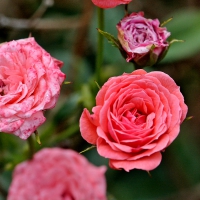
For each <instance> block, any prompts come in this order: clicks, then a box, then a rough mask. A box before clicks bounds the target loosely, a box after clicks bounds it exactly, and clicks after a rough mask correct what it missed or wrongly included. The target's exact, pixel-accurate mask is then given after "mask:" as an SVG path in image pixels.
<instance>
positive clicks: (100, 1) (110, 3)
mask: <svg viewBox="0 0 200 200" xmlns="http://www.w3.org/2000/svg"><path fill="white" fill-rule="evenodd" d="M131 1H132V0H92V2H93V4H94V5H96V6H98V7H100V8H114V7H116V6H118V5H120V4H128V3H130V2H131Z"/></svg>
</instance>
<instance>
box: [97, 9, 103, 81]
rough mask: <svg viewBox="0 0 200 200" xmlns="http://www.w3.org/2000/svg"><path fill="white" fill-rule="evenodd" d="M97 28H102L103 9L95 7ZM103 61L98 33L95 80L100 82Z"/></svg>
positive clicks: (101, 41) (101, 43) (101, 38)
mask: <svg viewBox="0 0 200 200" xmlns="http://www.w3.org/2000/svg"><path fill="white" fill-rule="evenodd" d="M97 12H98V13H97V14H98V28H99V29H101V30H103V29H104V9H102V8H97ZM102 63H103V36H102V35H101V34H99V33H98V41H97V57H96V82H97V83H98V84H101V67H102Z"/></svg>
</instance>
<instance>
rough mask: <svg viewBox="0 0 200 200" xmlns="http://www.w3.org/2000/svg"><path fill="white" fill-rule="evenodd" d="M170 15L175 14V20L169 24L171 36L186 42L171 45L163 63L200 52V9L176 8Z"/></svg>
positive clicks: (168, 28)
mask: <svg viewBox="0 0 200 200" xmlns="http://www.w3.org/2000/svg"><path fill="white" fill-rule="evenodd" d="M170 16H173V20H172V21H171V22H170V23H169V24H167V30H168V31H170V32H171V37H173V38H178V39H180V40H184V42H183V43H176V44H173V45H170V48H169V51H168V53H167V55H166V57H165V58H164V59H163V61H162V63H171V62H176V61H180V60H183V59H188V58H190V57H192V56H194V55H197V54H198V53H199V52H200V40H199V35H200V26H199V24H200V10H197V9H188V8H187V9H181V10H176V11H175V12H174V13H171V14H170ZM172 41H173V40H172ZM172 41H171V43H172ZM173 42H175V40H174V41H173Z"/></svg>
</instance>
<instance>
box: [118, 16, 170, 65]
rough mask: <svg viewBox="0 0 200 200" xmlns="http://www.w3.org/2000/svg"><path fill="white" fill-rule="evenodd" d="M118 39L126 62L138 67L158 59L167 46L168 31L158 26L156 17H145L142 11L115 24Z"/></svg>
mask: <svg viewBox="0 0 200 200" xmlns="http://www.w3.org/2000/svg"><path fill="white" fill-rule="evenodd" d="M117 30H118V39H119V41H120V43H121V45H122V47H123V49H124V52H122V54H123V55H125V58H126V61H127V62H133V63H135V64H136V65H138V66H140V67H145V66H152V65H154V64H155V63H157V62H158V61H160V60H161V59H162V58H163V57H164V55H165V53H166V51H167V49H168V47H169V42H168V41H167V38H168V37H169V36H170V32H168V31H167V30H166V28H165V27H160V22H159V20H158V19H154V20H152V19H146V18H145V17H144V13H143V12H139V13H132V14H130V15H128V16H127V17H125V18H123V19H122V20H121V21H120V22H119V23H118V24H117Z"/></svg>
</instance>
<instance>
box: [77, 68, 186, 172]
mask: <svg viewBox="0 0 200 200" xmlns="http://www.w3.org/2000/svg"><path fill="white" fill-rule="evenodd" d="M92 111H93V114H90V113H89V112H88V110H87V109H84V111H83V113H82V116H81V118H80V131H81V134H82V137H83V138H84V139H85V140H86V141H87V142H89V143H91V144H94V145H96V146H97V151H98V153H99V154H100V155H101V156H103V157H106V158H109V159H110V162H109V164H110V167H112V168H114V169H121V168H123V169H124V170H126V171H129V170H131V169H134V168H137V169H142V170H147V171H148V170H152V169H154V168H156V167H157V166H158V165H159V164H160V162H161V151H163V150H164V149H165V148H166V147H167V146H169V145H170V144H171V143H172V142H173V140H174V139H175V138H176V137H177V135H178V134H179V131H180V124H181V123H182V122H183V120H184V119H185V117H186V114H187V106H186V105H185V103H184V98H183V96H182V94H181V92H180V90H179V87H178V86H177V85H176V83H175V82H174V80H173V79H172V78H171V77H170V76H168V75H167V74H165V73H163V72H158V71H155V72H150V73H147V72H146V71H144V70H142V69H141V70H136V71H134V72H132V73H131V74H126V73H125V74H123V75H122V76H118V77H112V78H110V79H109V80H108V81H107V82H106V83H105V84H104V85H103V87H102V88H101V89H100V91H99V92H98V94H97V96H96V106H95V107H93V109H92Z"/></svg>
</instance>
